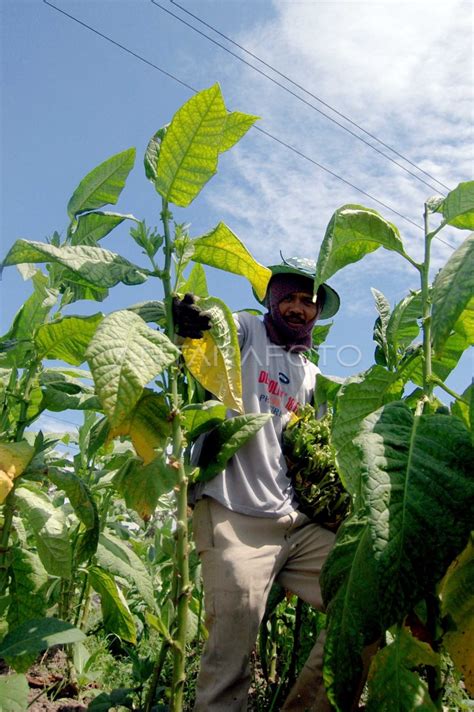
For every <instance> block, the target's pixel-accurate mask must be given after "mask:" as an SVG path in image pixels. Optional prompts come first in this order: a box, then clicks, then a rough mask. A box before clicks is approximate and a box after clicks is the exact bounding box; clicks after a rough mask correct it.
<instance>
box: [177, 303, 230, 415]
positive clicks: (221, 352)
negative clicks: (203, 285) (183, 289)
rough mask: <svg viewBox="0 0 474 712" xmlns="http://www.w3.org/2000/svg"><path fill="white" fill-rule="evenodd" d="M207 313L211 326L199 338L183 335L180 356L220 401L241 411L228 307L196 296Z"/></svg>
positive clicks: (201, 307) (193, 373)
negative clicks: (188, 337)
mask: <svg viewBox="0 0 474 712" xmlns="http://www.w3.org/2000/svg"><path fill="white" fill-rule="evenodd" d="M199 307H200V309H202V310H203V311H206V313H208V314H209V315H210V317H211V324H212V327H211V329H210V331H206V332H204V336H203V338H202V339H185V340H184V343H183V346H182V353H183V358H184V360H185V362H186V366H187V367H188V369H189V370H190V371H191V373H192V375H193V376H194V378H196V380H198V381H199V383H200V384H201V385H202V386H204V388H205V389H206V390H208V391H209V392H210V393H212V394H213V395H214V396H216V398H218V399H219V400H220V401H222V403H224V405H226V406H227V407H228V408H231V409H232V410H236V411H238V412H239V413H242V412H243V404H242V380H241V370H240V349H239V342H238V338H237V330H236V326H235V323H234V320H233V318H232V314H231V312H230V310H229V309H228V307H227V306H226V305H225V304H224V303H223V302H222V301H221V300H220V299H216V298H215V297H208V298H207V299H200V300H199Z"/></svg>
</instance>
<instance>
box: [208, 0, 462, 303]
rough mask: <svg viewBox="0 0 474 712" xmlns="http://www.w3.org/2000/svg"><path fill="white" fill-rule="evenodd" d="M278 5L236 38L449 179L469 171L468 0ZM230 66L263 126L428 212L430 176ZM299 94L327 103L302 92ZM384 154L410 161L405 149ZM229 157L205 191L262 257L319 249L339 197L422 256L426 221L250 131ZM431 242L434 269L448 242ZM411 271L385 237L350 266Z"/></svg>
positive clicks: (373, 188) (399, 276)
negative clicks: (366, 210) (381, 246)
mask: <svg viewBox="0 0 474 712" xmlns="http://www.w3.org/2000/svg"><path fill="white" fill-rule="evenodd" d="M274 8H275V13H276V14H275V15H274V16H273V17H272V18H271V19H269V20H268V21H267V22H266V23H259V24H258V26H255V27H254V28H253V30H252V31H251V32H247V33H246V34H244V35H241V36H240V37H237V38H236V39H237V40H238V41H239V42H240V43H241V44H242V45H243V46H244V47H247V48H249V49H251V50H252V51H253V52H255V53H256V54H257V55H259V56H262V58H263V59H265V61H266V62H268V63H269V64H273V65H274V66H275V67H277V68H278V69H280V70H281V71H282V72H284V73H286V74H287V75H288V76H290V77H292V78H294V79H295V81H298V82H300V83H301V84H302V85H304V86H305V87H307V88H308V89H309V90H311V91H313V93H314V94H317V95H318V96H321V97H322V98H323V99H324V100H325V101H327V102H328V103H330V104H332V105H334V106H335V107H336V108H338V109H339V110H340V111H342V112H345V113H347V114H348V115H349V116H350V117H352V118H353V119H354V120H355V121H357V122H358V123H360V124H361V125H362V126H364V127H365V128H366V129H367V130H370V131H372V132H374V133H376V134H377V135H379V136H380V138H381V139H383V140H384V141H385V142H386V143H388V144H390V145H393V146H394V147H395V148H396V149H397V150H398V151H399V152H400V153H405V154H406V155H407V156H408V157H410V159H411V160H413V161H414V162H418V164H419V165H420V167H421V168H423V169H424V170H426V171H427V172H429V173H431V174H432V175H434V176H436V177H438V178H439V180H441V181H443V182H444V183H446V184H447V185H448V186H450V187H454V186H455V185H456V184H457V183H458V182H459V181H461V180H467V179H469V178H470V177H471V171H472V151H471V146H472V128H471V109H472V98H473V90H472V82H471V79H470V76H469V71H468V68H469V67H470V66H471V62H472V41H471V32H470V28H472V15H471V8H470V5H468V4H467V3H465V2H456V1H455V0H452V1H449V0H448V1H447V2H434V3H433V2H429V3H428V2H424V1H423V2H420V1H415V2H411V3H407V2H405V3H400V2H395V1H393V2H390V1H388V2H387V1H384V2H379V1H376V0H374V1H372V2H330V3H329V2H313V3H296V2H286V1H284V0H275V2H274ZM246 59H249V58H248V57H247V58H246ZM251 61H252V62H254V63H255V64H257V62H256V61H255V60H251ZM227 71H228V74H229V82H230V84H231V86H232V90H233V102H232V104H233V106H234V105H235V106H236V108H239V109H241V110H246V109H247V108H248V107H250V109H248V110H251V111H255V112H257V113H259V114H260V115H261V116H262V122H261V123H260V125H261V127H262V128H264V129H265V130H266V131H269V132H271V133H272V134H274V135H275V136H278V137H279V138H281V139H282V140H284V141H286V142H287V143H289V144H291V145H292V146H294V147H295V148H297V149H298V150H300V151H302V152H303V153H305V154H306V155H307V156H309V157H310V158H313V159H314V160H316V161H318V162H320V163H321V164H323V165H324V166H326V167H327V168H329V169H331V170H333V171H334V172H335V173H337V174H339V175H340V176H342V177H343V178H345V179H346V180H347V181H349V182H351V183H353V184H354V185H356V186H359V187H360V188H362V189H363V190H365V191H366V192H367V193H369V194H370V195H372V196H374V197H376V198H378V199H379V200H380V201H382V202H383V203H386V204H387V205H389V206H391V207H393V208H394V209H395V210H397V211H398V212H400V213H402V214H403V215H405V216H406V217H408V218H409V219H410V220H413V221H414V222H416V223H417V224H419V225H422V224H423V215H422V213H423V203H424V201H425V199H426V198H427V197H429V196H432V195H434V194H436V193H439V192H440V191H442V190H443V189H442V188H441V187H438V186H437V184H436V183H433V186H434V187H429V186H427V185H424V184H422V183H420V182H419V181H417V180H415V179H414V178H412V177H411V176H409V175H408V174H407V173H406V172H404V171H402V170H400V169H399V168H397V167H396V166H394V165H393V164H392V163H391V162H389V161H387V160H385V159H384V158H383V157H382V156H380V155H377V154H376V153H375V152H373V151H372V150H371V149H370V148H368V147H366V146H364V145H363V144H362V143H361V142H359V141H357V140H356V139H354V138H352V137H351V136H349V135H348V134H347V133H346V132H344V131H343V130H341V129H340V128H338V127H337V126H334V124H332V123H330V122H329V121H327V120H326V119H324V118H322V117H321V116H320V114H318V113H316V112H314V111H312V110H311V109H310V108H309V107H307V106H304V105H303V104H302V103H300V102H299V101H297V100H296V99H295V98H292V97H291V96H289V95H288V94H287V93H285V92H283V90H281V89H279V88H278V87H275V86H274V85H273V84H271V83H270V82H268V81H267V80H265V79H264V78H261V77H258V75H257V74H255V73H253V72H252V71H251V70H250V69H246V68H243V67H242V65H241V64H240V63H238V62H237V61H236V60H235V61H232V62H231V63H229V69H228V70H227ZM265 71H268V72H269V71H270V70H267V69H265ZM278 81H282V82H283V81H284V80H282V79H281V78H278ZM291 89H292V91H293V90H294V91H298V90H296V89H295V88H294V87H291ZM299 93H301V92H299ZM303 96H304V95H303ZM304 98H305V99H306V100H308V101H310V102H311V103H314V104H315V105H317V106H318V107H319V108H321V110H323V111H325V112H327V113H330V110H328V109H326V108H325V107H323V106H320V105H318V104H317V102H316V101H315V100H314V99H311V97H308V96H304ZM336 118H338V117H336ZM338 120H339V121H342V122H343V119H340V118H338ZM349 127H350V128H351V130H356V129H354V127H353V126H349ZM364 138H366V139H367V140H370V139H368V138H367V136H364ZM377 147H378V148H379V150H381V151H384V152H387V153H389V151H388V150H387V149H385V148H383V147H382V146H380V145H378V146H377ZM390 155H392V156H393V158H394V159H395V160H397V161H398V162H400V163H402V164H403V165H405V166H406V167H407V168H408V169H409V170H411V171H413V172H416V169H415V168H413V167H412V166H410V165H409V164H407V163H404V161H403V159H401V158H399V157H397V156H395V155H393V154H390ZM226 161H228V162H229V163H228V164H227V166H226V171H225V177H224V178H222V179H220V180H219V181H217V182H215V183H214V185H213V190H212V191H211V192H210V193H209V194H207V196H206V197H207V200H208V201H209V202H210V204H211V205H212V207H213V208H215V209H217V210H218V211H219V212H220V214H223V215H224V217H225V219H226V220H227V221H228V222H229V223H230V225H231V226H232V227H233V229H235V231H236V232H237V234H239V235H240V236H241V237H242V239H243V240H244V241H245V243H246V244H247V245H248V247H249V249H250V250H251V251H252V252H253V253H254V254H255V256H256V257H257V259H260V260H261V261H263V262H267V263H268V262H269V261H274V260H275V259H278V254H279V251H280V250H282V251H283V253H284V254H285V255H287V256H288V255H291V254H297V255H311V256H316V254H317V251H318V248H319V245H320V243H321V240H322V237H323V235H324V231H325V228H326V225H327V222H328V221H329V219H330V217H331V214H332V212H333V211H334V210H335V209H336V208H337V207H339V206H341V205H342V204H344V203H348V202H351V203H354V202H357V203H361V204H365V205H368V206H370V207H373V208H375V209H377V210H379V211H380V212H381V213H382V215H384V217H385V218H387V219H388V220H390V221H391V222H393V223H395V224H396V225H397V226H398V227H399V229H400V232H401V234H402V235H403V238H404V241H405V244H406V249H407V251H408V252H409V254H410V255H411V256H412V257H413V258H414V259H416V260H422V258H423V250H424V246H423V233H422V231H420V230H418V229H417V228H416V227H414V226H412V225H411V224H409V223H407V222H406V221H404V220H403V219H402V218H400V217H398V216H396V215H394V214H393V213H391V212H390V211H389V210H388V209H387V208H384V207H382V206H381V205H379V204H377V203H376V202H374V201H372V200H370V198H368V197H366V196H363V195H361V194H360V193H359V192H357V191H356V190H355V189H354V188H351V187H350V186H347V185H345V184H344V183H342V182H341V181H339V180H338V179H336V178H334V177H332V176H330V175H329V174H328V173H326V172H324V171H323V170H321V169H320V168H318V167H317V166H315V165H312V164H311V163H310V162H308V161H306V160H304V159H302V158H300V157H298V156H296V155H295V154H294V153H292V152H290V151H289V150H288V149H285V148H284V147H282V146H280V145H278V144H277V143H276V142H274V141H272V140H271V139H268V138H267V137H265V136H262V135H258V134H256V132H255V131H251V132H250V134H249V135H248V137H247V138H246V139H245V140H244V141H243V142H242V144H241V145H240V146H238V147H237V148H236V149H235V150H234V151H232V152H231V153H230V155H229V157H227V158H226ZM421 177H422V178H423V179H424V180H425V181H427V182H428V183H432V182H433V181H432V180H431V179H430V178H429V177H427V176H425V175H423V174H421ZM434 224H436V220H434ZM440 237H442V239H444V240H446V241H447V242H451V243H452V244H453V245H458V244H459V242H460V241H461V240H462V239H463V237H465V233H462V232H459V231H456V230H452V231H451V232H447V233H445V232H443V233H441V235H440ZM432 254H433V257H432V267H433V271H435V270H437V269H439V267H440V266H441V265H442V264H443V263H444V262H445V260H446V259H447V258H448V257H449V256H450V255H451V254H452V249H451V248H449V247H448V246H446V245H444V244H443V243H442V242H440V241H434V242H433V250H432ZM413 272H414V270H413V267H412V266H410V265H409V264H408V263H405V262H403V261H402V260H401V258H399V257H398V256H396V255H394V254H393V253H391V254H389V253H387V252H386V251H384V250H379V251H378V252H377V253H376V255H375V256H372V257H371V258H370V261H369V262H367V263H366V261H364V262H363V263H362V264H361V265H359V268H358V276H359V279H360V280H361V281H365V279H366V277H367V278H368V277H369V276H370V278H371V279H372V282H371V286H380V285H378V283H377V280H378V279H380V278H383V279H384V280H385V279H389V280H390V279H393V280H401V282H402V283H403V284H404V285H410V286H413V285H412V282H413V281H414V282H415V285H414V286H417V274H416V272H415V273H414V274H413ZM342 274H343V273H341V275H340V276H339V275H338V280H339V281H340V283H341V284H343V283H344V281H345V278H344V277H343V276H342ZM365 286H366V285H365ZM396 288H397V287H396ZM401 296H402V293H401V294H400V297H401Z"/></svg>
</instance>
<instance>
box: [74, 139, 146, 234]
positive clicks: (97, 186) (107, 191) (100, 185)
mask: <svg viewBox="0 0 474 712" xmlns="http://www.w3.org/2000/svg"><path fill="white" fill-rule="evenodd" d="M135 153H136V151H135V149H134V148H129V149H127V150H126V151H122V153H117V154H116V155H115V156H112V157H111V158H108V159H107V160H106V161H104V162H103V163H101V164H100V165H99V166H97V167H96V168H94V169H93V170H92V171H91V172H90V173H88V174H87V175H86V176H85V177H84V178H83V179H82V180H81V182H80V183H79V185H78V186H77V188H76V190H75V191H74V193H73V195H72V197H71V199H70V201H69V203H68V206H67V212H68V215H69V217H70V218H71V220H74V218H75V217H76V216H77V215H79V214H80V213H85V212H87V211H88V210H95V209H96V208H101V207H102V206H104V205H107V204H109V203H110V204H112V205H115V203H116V202H117V200H118V198H119V195H120V193H121V192H122V190H123V187H124V185H125V181H126V179H127V176H128V174H129V173H130V171H131V170H132V168H133V164H134V162H135Z"/></svg>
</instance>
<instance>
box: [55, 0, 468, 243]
mask: <svg viewBox="0 0 474 712" xmlns="http://www.w3.org/2000/svg"><path fill="white" fill-rule="evenodd" d="M43 3H44V4H45V5H48V6H49V7H51V8H53V9H54V10H57V11H58V12H60V13H61V14H62V15H65V16H66V17H68V18H69V19H71V20H73V21H74V22H76V23H78V24H79V25H81V26H82V27H85V28H87V29H88V30H90V31H91V32H93V33H94V34H96V35H98V36H99V37H101V38H102V39H105V40H107V41H108V42H110V43H111V44H113V45H115V46H116V47H119V48H120V49H122V50H124V51H125V52H127V53H128V54H131V55H132V56H133V57H135V58H136V59H138V60H140V61H141V62H144V63H145V64H147V65H148V66H150V67H152V68H153V69H156V70H158V71H159V72H161V73H162V74H164V75H165V76H167V77H169V78H170V79H174V81H176V82H178V83H179V84H181V85H182V86H184V87H186V88H187V89H189V90H190V91H192V92H193V93H194V94H196V93H197V92H198V90H197V89H195V88H194V87H192V86H191V85H190V84H187V83H186V82H184V81H183V80H181V79H179V78H178V77H176V76H175V75H174V74H171V73H170V72H167V71H165V70H164V69H162V68H161V67H159V66H158V65H156V64H153V62H150V61H149V60H148V59H146V58H145V57H142V56H141V55H140V54H137V53H136V52H133V51H132V50H130V49H129V48H128V47H125V45H122V44H120V43H119V42H116V41H115V40H114V39H112V38H111V37H109V36H108V35H105V34H103V33H102V32H99V30H96V29H95V27H92V26H91V25H88V24H87V23H85V22H83V21H82V20H79V19H78V18H77V17H75V16H74V15H71V14H69V13H68V12H65V11H64V10H62V9H61V8H59V7H57V6H56V5H53V3H51V2H49V0H43ZM252 128H254V129H256V130H257V131H259V132H260V133H262V134H264V135H265V136H267V137H268V138H270V139H272V140H273V141H276V142H277V143H279V144H280V145H281V146H284V147H285V148H287V149H288V150H290V151H292V152H293V153H295V154H296V155H297V156H300V157H301V158H304V159H305V160H307V161H309V162H310V163H312V164H314V165H315V166H317V167H318V168H320V169H321V170H323V171H325V172H326V173H328V174H329V175H331V176H333V177H334V178H337V179H338V180H340V181H342V182H343V183H345V184H346V185H349V186H350V187H351V188H353V189H354V190H356V191H357V192H359V193H361V194H362V195H365V196H366V197H368V198H370V199H371V200H373V201H374V202H375V203H378V204H379V205H382V206H383V207H384V208H386V209H387V210H390V211H391V212H392V213H394V214H395V215H398V217H400V218H402V219H403V220H405V221H406V222H409V223H411V224H412V225H414V226H415V227H416V228H418V229H419V230H422V231H423V230H424V229H423V227H422V226H421V225H419V224H418V223H416V222H414V221H413V220H411V218H408V217H406V215H403V213H400V212H399V211H398V210H396V209H395V208H392V207H391V206H390V205H387V204H386V203H384V202H382V201H381V200H379V199H378V198H376V197H374V196H373V195H371V194H370V193H367V192H366V191H365V190H363V189H362V188H359V187H358V186H356V185H355V184H353V183H350V182H349V181H347V180H346V179H345V178H343V177H342V176H340V175H338V174H337V173H335V172H334V171H332V170H331V169H330V168H326V166H323V165H322V164H321V163H318V162H317V161H315V160H314V159H313V158H310V156H307V155H306V154H305V153H303V152H302V151H299V150H298V149H297V148H295V147H294V146H291V145H290V144H288V143H286V142H285V141H282V140H281V139H279V138H278V137H277V136H274V135H273V134H271V133H269V132H268V131H265V130H264V129H261V128H260V127H258V126H255V125H254V126H253V127H252ZM435 239H437V240H439V241H440V242H442V243H443V244H445V245H447V246H448V247H450V248H451V249H452V250H454V249H456V248H455V247H454V246H453V245H451V244H450V243H449V242H445V241H444V240H443V239H442V238H440V237H438V235H435Z"/></svg>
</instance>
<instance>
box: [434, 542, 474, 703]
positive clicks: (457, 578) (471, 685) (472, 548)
mask: <svg viewBox="0 0 474 712" xmlns="http://www.w3.org/2000/svg"><path fill="white" fill-rule="evenodd" d="M473 586H474V540H473V539H472V538H471V541H470V542H469V543H468V545H467V547H466V548H465V549H464V551H463V552H462V553H461V554H460V555H459V556H458V557H457V559H455V560H454V561H453V563H452V564H451V566H450V567H449V568H448V571H447V572H446V575H445V576H444V578H443V580H442V581H441V584H440V596H441V600H442V604H441V613H442V615H443V616H450V618H451V620H452V622H453V625H452V630H449V631H448V632H447V633H446V634H445V636H444V638H443V643H444V645H445V647H446V649H447V651H448V652H449V654H450V656H451V658H452V660H453V662H454V664H455V665H456V667H457V668H458V670H460V671H461V672H462V674H463V676H464V683H465V685H466V688H467V690H468V692H469V694H471V695H474V646H473V645H472V641H473V640H474V599H473V596H472V590H473Z"/></svg>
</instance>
